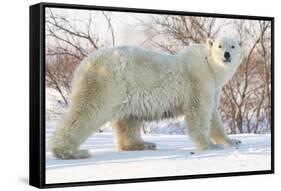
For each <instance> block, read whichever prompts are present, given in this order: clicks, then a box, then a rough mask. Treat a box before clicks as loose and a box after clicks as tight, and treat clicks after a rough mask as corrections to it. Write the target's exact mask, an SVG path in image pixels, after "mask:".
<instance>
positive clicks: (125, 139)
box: [113, 117, 156, 151]
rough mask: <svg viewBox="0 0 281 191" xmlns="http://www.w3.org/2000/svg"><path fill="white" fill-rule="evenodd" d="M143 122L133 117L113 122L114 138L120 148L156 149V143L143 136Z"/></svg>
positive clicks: (129, 149)
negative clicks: (146, 139)
mask: <svg viewBox="0 0 281 191" xmlns="http://www.w3.org/2000/svg"><path fill="white" fill-rule="evenodd" d="M141 127H142V122H141V121H140V120H138V119H135V118H133V117H131V118H128V119H119V120H117V121H115V122H114V123H113V130H114V138H115V143H116V146H117V149H118V150H121V151H122V150H123V151H124V150H128V151H131V150H155V149H156V144H154V143H151V142H145V141H143V140H142V138H141Z"/></svg>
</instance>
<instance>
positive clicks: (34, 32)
mask: <svg viewBox="0 0 281 191" xmlns="http://www.w3.org/2000/svg"><path fill="white" fill-rule="evenodd" d="M48 7H51V8H68V9H83V10H103V11H121V12H134V13H156V14H168V15H169V14H171V15H188V16H200V17H216V18H231V19H249V20H266V21H270V22H271V60H272V64H271V83H272V89H271V96H272V104H271V115H272V116H271V117H272V120H271V135H272V136H271V169H270V170H265V171H248V172H229V173H216V174H197V175H185V176H168V177H153V178H141V179H121V180H101V181H88V182H70V183H56V184H46V182H45V170H46V169H45V146H46V145H45V9H46V8H48ZM29 13H30V16H29V19H30V36H29V38H30V55H29V57H30V81H29V84H30V98H29V102H30V113H29V114H30V129H29V131H30V139H29V149H30V153H29V184H30V185H32V186H35V187H38V188H54V187H66V186H85V185H101V184H116V183H132V182H147V181H168V180H178V179H197V178H213V177H228V176H245V175H258V174H272V173H274V164H275V161H274V136H275V135H274V18H273V17H264V16H249V15H231V14H214V13H196V12H185V11H169V10H152V9H135V8H123V7H104V6H93V5H75V4H58V3H39V4H35V5H32V6H30V9H29Z"/></svg>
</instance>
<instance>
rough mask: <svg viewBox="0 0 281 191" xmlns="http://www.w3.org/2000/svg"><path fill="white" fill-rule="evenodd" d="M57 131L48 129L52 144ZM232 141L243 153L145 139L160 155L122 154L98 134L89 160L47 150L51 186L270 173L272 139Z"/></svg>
mask: <svg viewBox="0 0 281 191" xmlns="http://www.w3.org/2000/svg"><path fill="white" fill-rule="evenodd" d="M53 127H54V124H48V128H47V129H46V141H47V142H48V140H49V138H50V136H51V135H52V133H53V131H54V128H53ZM230 137H232V138H236V139H240V140H241V141H242V145H241V147H240V148H239V149H235V148H225V149H221V150H211V151H210V150H209V151H196V150H195V147H194V144H193V143H192V142H191V141H190V139H189V138H188V136H187V135H167V134H148V135H143V138H144V139H145V140H146V141H151V142H154V143H156V144H157V150H155V151H122V152H120V151H117V150H116V149H115V145H114V141H113V136H112V134H111V133H108V132H107V133H96V134H93V135H92V136H91V137H90V138H89V139H88V140H87V141H86V142H85V143H84V144H83V145H82V149H90V152H91V154H92V157H91V158H89V159H81V160H60V159H55V158H54V157H53V156H52V155H51V153H50V152H49V151H48V150H46V183H47V184H50V183H63V182H83V181H98V180H113V179H131V178H144V177H162V176H179V175H192V174H211V173H224V172H243V171H259V170H270V168H271V158H270V156H271V144H270V143H271V135H270V134H243V135H231V136H230ZM193 152H194V154H193Z"/></svg>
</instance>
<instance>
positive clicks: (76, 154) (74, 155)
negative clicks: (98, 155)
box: [53, 150, 91, 159]
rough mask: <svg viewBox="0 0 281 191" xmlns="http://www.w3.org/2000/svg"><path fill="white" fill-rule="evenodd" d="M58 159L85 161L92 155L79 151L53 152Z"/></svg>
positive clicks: (85, 151)
mask: <svg viewBox="0 0 281 191" xmlns="http://www.w3.org/2000/svg"><path fill="white" fill-rule="evenodd" d="M53 154H54V156H55V157H56V158H60V159H85V158H90V157H91V154H90V152H89V151H88V150H77V151H60V152H59V151H57V152H56V151H53Z"/></svg>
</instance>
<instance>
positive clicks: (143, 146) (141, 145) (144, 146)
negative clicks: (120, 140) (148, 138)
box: [118, 141, 156, 151]
mask: <svg viewBox="0 0 281 191" xmlns="http://www.w3.org/2000/svg"><path fill="white" fill-rule="evenodd" d="M118 147H119V150H121V151H140V150H155V149H156V144H155V143H151V142H144V141H143V142H137V143H131V144H130V145H119V146H118Z"/></svg>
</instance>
